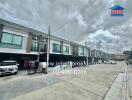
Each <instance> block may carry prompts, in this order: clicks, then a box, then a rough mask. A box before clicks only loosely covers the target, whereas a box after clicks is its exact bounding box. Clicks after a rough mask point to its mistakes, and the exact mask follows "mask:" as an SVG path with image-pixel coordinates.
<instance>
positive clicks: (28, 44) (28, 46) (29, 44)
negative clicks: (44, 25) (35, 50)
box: [26, 33, 32, 53]
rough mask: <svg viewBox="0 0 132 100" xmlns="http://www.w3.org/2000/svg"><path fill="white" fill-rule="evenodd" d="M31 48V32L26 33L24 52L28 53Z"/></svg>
mask: <svg viewBox="0 0 132 100" xmlns="http://www.w3.org/2000/svg"><path fill="white" fill-rule="evenodd" d="M31 48H32V33H29V34H28V39H27V48H26V53H30V52H31Z"/></svg>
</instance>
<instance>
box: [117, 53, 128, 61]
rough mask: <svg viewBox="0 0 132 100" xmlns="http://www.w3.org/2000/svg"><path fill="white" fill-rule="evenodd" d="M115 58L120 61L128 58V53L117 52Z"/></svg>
mask: <svg viewBox="0 0 132 100" xmlns="http://www.w3.org/2000/svg"><path fill="white" fill-rule="evenodd" d="M115 59H116V60H118V61H123V60H125V59H126V55H125V54H123V53H117V54H115Z"/></svg>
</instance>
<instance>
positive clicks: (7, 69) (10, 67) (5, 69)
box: [0, 60, 18, 75]
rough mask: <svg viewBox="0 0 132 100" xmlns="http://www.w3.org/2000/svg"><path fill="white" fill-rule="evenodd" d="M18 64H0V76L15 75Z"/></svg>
mask: <svg viewBox="0 0 132 100" xmlns="http://www.w3.org/2000/svg"><path fill="white" fill-rule="evenodd" d="M17 71H18V64H17V62H16V61H14V60H7V61H2V62H0V75H6V74H17Z"/></svg>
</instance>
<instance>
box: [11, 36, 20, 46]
mask: <svg viewBox="0 0 132 100" xmlns="http://www.w3.org/2000/svg"><path fill="white" fill-rule="evenodd" d="M12 44H16V45H21V44H22V37H21V36H18V35H14V37H13V41H12Z"/></svg>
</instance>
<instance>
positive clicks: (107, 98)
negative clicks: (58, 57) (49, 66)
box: [0, 62, 131, 100]
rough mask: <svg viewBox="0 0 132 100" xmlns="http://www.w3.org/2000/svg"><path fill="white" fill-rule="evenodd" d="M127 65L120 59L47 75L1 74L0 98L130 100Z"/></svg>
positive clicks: (15, 99) (16, 99) (17, 99)
mask: <svg viewBox="0 0 132 100" xmlns="http://www.w3.org/2000/svg"><path fill="white" fill-rule="evenodd" d="M127 67H128V66H126V65H125V64H124V62H119V63H118V64H115V65H112V64H99V65H91V66H89V67H79V68H74V69H70V70H65V71H61V72H57V73H55V72H54V73H52V74H51V73H50V74H48V75H43V74H41V75H32V76H27V75H23V76H22V75H19V76H14V77H13V76H11V78H10V77H7V79H6V77H1V78H0V100H129V99H130V98H129V97H130V95H129V94H128V93H129V92H130V90H128V88H127V82H128V81H127V78H128V77H127V74H128V73H127V72H128V69H129V68H131V67H130V66H129V68H127ZM126 92H127V93H126ZM126 96H127V99H126Z"/></svg>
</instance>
